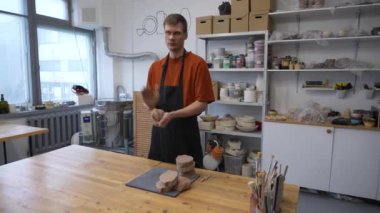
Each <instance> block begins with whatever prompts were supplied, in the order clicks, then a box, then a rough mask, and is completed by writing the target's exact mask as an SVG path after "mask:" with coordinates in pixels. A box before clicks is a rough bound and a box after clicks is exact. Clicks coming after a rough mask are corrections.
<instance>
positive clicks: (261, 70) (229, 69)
mask: <svg viewBox="0 0 380 213" xmlns="http://www.w3.org/2000/svg"><path fill="white" fill-rule="evenodd" d="M209 71H210V72H264V69H263V68H218V69H213V68H211V69H209Z"/></svg>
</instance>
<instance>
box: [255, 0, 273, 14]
mask: <svg viewBox="0 0 380 213" xmlns="http://www.w3.org/2000/svg"><path fill="white" fill-rule="evenodd" d="M250 1H251V2H250V6H251V10H250V11H251V12H256V11H266V12H264V13H268V12H269V11H272V10H274V1H273V0H250ZM260 13H261V14H263V13H262V12H260ZM256 14H257V13H256Z"/></svg>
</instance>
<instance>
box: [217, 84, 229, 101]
mask: <svg viewBox="0 0 380 213" xmlns="http://www.w3.org/2000/svg"><path fill="white" fill-rule="evenodd" d="M227 97H228V89H227V88H225V87H222V88H220V90H219V98H220V100H223V99H225V98H227Z"/></svg>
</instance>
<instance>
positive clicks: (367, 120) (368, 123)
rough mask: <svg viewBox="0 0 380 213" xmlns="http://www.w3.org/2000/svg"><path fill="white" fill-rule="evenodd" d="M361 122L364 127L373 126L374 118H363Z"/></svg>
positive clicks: (374, 123)
mask: <svg viewBox="0 0 380 213" xmlns="http://www.w3.org/2000/svg"><path fill="white" fill-rule="evenodd" d="M363 123H364V126H365V127H374V126H375V125H376V120H375V119H374V118H363Z"/></svg>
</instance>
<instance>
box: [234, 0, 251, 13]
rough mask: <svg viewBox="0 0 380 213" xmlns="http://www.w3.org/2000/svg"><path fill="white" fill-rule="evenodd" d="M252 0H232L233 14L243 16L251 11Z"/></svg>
mask: <svg viewBox="0 0 380 213" xmlns="http://www.w3.org/2000/svg"><path fill="white" fill-rule="evenodd" d="M249 2H250V0H231V16H234V17H237V16H243V15H245V14H248V13H249Z"/></svg>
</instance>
